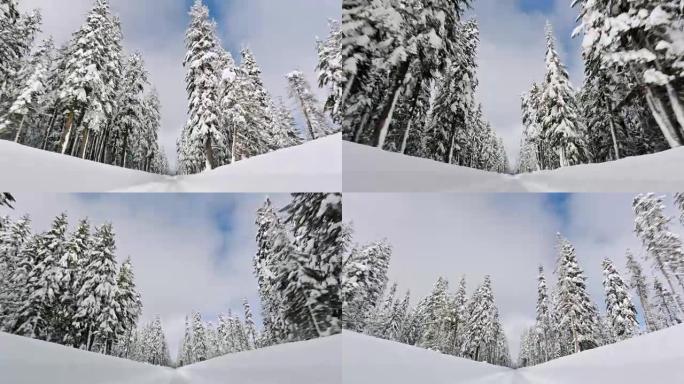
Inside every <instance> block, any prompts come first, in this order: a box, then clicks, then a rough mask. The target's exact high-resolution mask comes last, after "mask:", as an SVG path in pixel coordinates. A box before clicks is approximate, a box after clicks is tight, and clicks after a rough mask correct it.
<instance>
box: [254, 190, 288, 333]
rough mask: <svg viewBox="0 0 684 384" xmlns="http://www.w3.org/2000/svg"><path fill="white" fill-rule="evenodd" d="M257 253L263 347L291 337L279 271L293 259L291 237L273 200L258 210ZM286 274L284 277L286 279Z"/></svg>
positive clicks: (255, 268) (256, 262) (268, 200)
mask: <svg viewBox="0 0 684 384" xmlns="http://www.w3.org/2000/svg"><path fill="white" fill-rule="evenodd" d="M256 225H257V236H256V241H257V253H256V255H255V257H254V272H255V275H256V277H257V283H258V285H259V296H260V298H261V309H262V318H263V328H264V331H263V333H262V340H261V342H260V344H261V346H269V345H273V344H278V343H281V342H284V341H286V340H287V339H288V333H289V332H290V331H289V330H288V329H287V328H288V324H287V321H289V319H288V318H287V316H286V313H285V312H286V311H285V307H284V304H285V303H284V300H285V298H284V296H283V292H282V291H281V289H280V288H281V286H280V285H279V284H280V283H283V284H285V280H283V281H279V275H278V273H279V272H280V271H281V270H283V272H285V271H286V270H285V268H284V267H285V266H290V260H291V259H292V258H294V255H293V253H294V251H293V247H292V244H291V240H290V238H289V236H288V233H287V231H286V228H285V224H284V223H283V222H282V221H281V219H280V218H279V217H278V214H277V213H276V211H275V209H274V208H273V205H272V204H271V201H270V199H267V200H266V202H265V204H264V206H263V207H262V208H261V209H259V210H258V211H257V219H256ZM285 277H286V275H284V276H283V278H285Z"/></svg>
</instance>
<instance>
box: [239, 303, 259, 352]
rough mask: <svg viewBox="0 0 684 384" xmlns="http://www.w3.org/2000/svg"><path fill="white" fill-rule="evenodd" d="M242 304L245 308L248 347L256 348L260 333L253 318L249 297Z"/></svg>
mask: <svg viewBox="0 0 684 384" xmlns="http://www.w3.org/2000/svg"><path fill="white" fill-rule="evenodd" d="M242 305H243V306H244V308H245V333H246V336H247V341H248V343H247V344H248V349H254V348H256V345H257V344H256V342H257V339H258V335H257V330H256V325H255V324H254V319H253V318H252V309H251V308H250V306H249V303H248V302H247V299H244V300H243V302H242Z"/></svg>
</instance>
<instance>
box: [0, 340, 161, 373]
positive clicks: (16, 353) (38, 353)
mask: <svg viewBox="0 0 684 384" xmlns="http://www.w3.org/2000/svg"><path fill="white" fill-rule="evenodd" d="M174 376H175V372H174V370H173V369H170V368H162V367H155V366H151V365H146V364H140V363H136V362H133V361H129V360H123V359H118V358H115V357H111V356H104V355H100V354H96V353H90V352H85V351H80V350H77V349H73V348H68V347H64V346H61V345H57V344H52V343H46V342H44V341H38V340H33V339H29V338H25V337H19V336H14V335H8V334H4V333H0V382H3V383H8V384H9V383H11V384H43V383H50V384H105V383H107V384H114V383H122V384H123V383H127V384H169V383H171V380H172V379H173V377H174Z"/></svg>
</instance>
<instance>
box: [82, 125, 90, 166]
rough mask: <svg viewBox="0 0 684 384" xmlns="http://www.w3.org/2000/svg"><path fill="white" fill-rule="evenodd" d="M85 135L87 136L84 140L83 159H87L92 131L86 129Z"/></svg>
mask: <svg viewBox="0 0 684 384" xmlns="http://www.w3.org/2000/svg"><path fill="white" fill-rule="evenodd" d="M83 134H84V136H85V139H84V140H83V151H82V153H81V158H82V159H85V157H86V151H87V150H88V144H89V143H90V129H88V128H86V130H85V132H83Z"/></svg>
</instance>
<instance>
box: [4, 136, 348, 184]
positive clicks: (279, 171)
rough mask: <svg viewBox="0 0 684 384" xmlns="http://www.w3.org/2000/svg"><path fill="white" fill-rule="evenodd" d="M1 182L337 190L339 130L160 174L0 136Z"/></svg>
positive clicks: (339, 179) (340, 139) (339, 176)
mask: <svg viewBox="0 0 684 384" xmlns="http://www.w3.org/2000/svg"><path fill="white" fill-rule="evenodd" d="M0 170H1V172H2V185H3V187H4V188H5V189H6V190H10V191H12V192H15V193H16V192H22V191H26V192H30V191H38V190H39V191H43V192H109V191H118V192H264V191H268V192H274V193H275V192H293V191H296V192H337V191H340V190H341V188H342V185H341V184H342V183H341V178H342V136H341V134H337V135H333V136H329V137H326V138H322V139H319V140H315V141H312V142H308V143H306V144H303V145H300V146H297V147H292V148H286V149H282V150H280V151H275V152H272V153H268V154H265V155H262V156H257V157H253V158H251V159H247V160H243V161H240V162H238V163H235V164H232V165H227V166H224V167H220V168H217V169H214V170H212V171H209V172H204V173H202V174H199V175H191V176H177V177H171V176H161V175H154V174H149V173H145V172H139V171H133V170H129V169H124V168H120V167H114V166H110V165H105V164H100V163H96V162H91V161H87V160H82V159H79V158H75V157H71V156H65V155H61V154H58V153H54V152H47V151H42V150H40V149H35V148H30V147H26V146H23V145H19V144H16V143H13V142H9V141H4V140H0Z"/></svg>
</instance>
